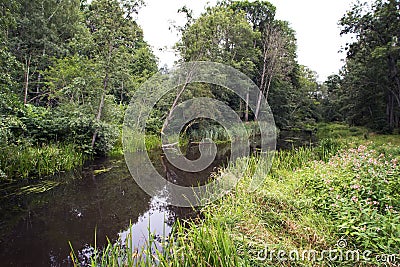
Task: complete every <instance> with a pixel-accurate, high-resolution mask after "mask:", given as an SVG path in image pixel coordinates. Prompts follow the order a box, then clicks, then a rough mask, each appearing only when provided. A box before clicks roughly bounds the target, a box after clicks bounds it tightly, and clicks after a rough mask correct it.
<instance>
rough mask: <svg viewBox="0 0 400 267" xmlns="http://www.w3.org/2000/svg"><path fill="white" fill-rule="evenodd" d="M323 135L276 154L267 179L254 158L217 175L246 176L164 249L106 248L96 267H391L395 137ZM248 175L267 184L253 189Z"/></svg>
mask: <svg viewBox="0 0 400 267" xmlns="http://www.w3.org/2000/svg"><path fill="white" fill-rule="evenodd" d="M320 129H321V130H320V132H319V135H320V136H321V137H325V138H324V139H323V140H321V142H320V145H319V146H316V147H309V148H298V149H295V150H291V151H281V152H278V153H277V155H276V157H275V161H274V164H273V166H272V169H271V171H270V172H269V173H267V172H265V173H254V171H255V169H256V168H255V166H257V165H259V164H265V162H263V161H262V160H260V159H257V158H253V159H252V160H251V161H250V164H249V165H245V164H244V161H243V160H239V161H237V162H236V163H235V164H231V165H230V166H229V167H228V168H227V169H225V170H221V172H230V173H233V174H235V175H240V176H241V177H242V179H241V180H240V182H239V183H238V185H237V187H236V188H235V190H233V191H231V192H230V193H229V194H227V195H226V196H224V197H223V198H222V199H220V200H219V201H217V202H214V203H212V204H210V205H208V206H206V207H203V208H202V210H201V213H202V216H203V217H204V219H202V220H195V221H190V222H186V223H185V226H184V227H183V226H182V224H181V223H179V222H178V223H177V224H176V225H175V228H174V234H173V235H172V236H171V237H170V239H169V242H168V243H164V250H163V252H159V253H154V250H153V251H152V250H151V249H149V248H147V250H145V254H144V255H138V254H137V253H134V251H131V250H130V249H129V244H126V245H127V246H126V247H123V246H118V245H112V244H109V246H108V247H107V249H106V252H105V253H102V256H101V257H97V258H96V257H94V258H93V261H94V266H121V261H122V262H125V263H126V266H154V265H155V264H158V265H159V266H396V265H394V264H395V263H397V264H398V263H399V262H400V259H399V250H398V249H399V247H400V224H399V221H400V215H399V212H400V181H399V177H400V167H399V162H400V137H399V136H381V135H376V134H373V133H368V132H367V131H365V130H363V129H361V128H355V129H351V128H348V127H347V128H346V127H345V126H343V125H321V127H320ZM253 175H258V176H262V177H263V178H264V183H263V184H262V186H261V187H260V188H258V189H257V190H256V191H255V192H249V191H248V186H249V184H250V181H251V177H252V176H253ZM154 242H158V241H155V240H152V239H151V238H150V241H149V246H150V247H151V246H152V245H153V243H154Z"/></svg>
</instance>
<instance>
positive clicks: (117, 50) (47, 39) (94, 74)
mask: <svg viewBox="0 0 400 267" xmlns="http://www.w3.org/2000/svg"><path fill="white" fill-rule="evenodd" d="M143 4H144V3H143V2H141V1H116V0H115V1H111V0H101V1H92V2H90V3H87V2H85V1H77V0H75V1H74V0H69V1H62V2H59V1H55V0H43V1H15V0H13V1H3V2H2V5H1V13H2V16H1V25H2V27H1V35H0V38H1V43H0V45H1V47H0V49H1V79H0V85H1V114H2V116H1V124H0V125H1V128H0V129H1V130H0V138H1V146H2V150H3V151H4V153H2V158H1V161H0V162H1V170H2V175H3V176H4V175H6V176H7V177H9V178H15V177H18V176H23V177H27V176H28V175H27V174H24V173H23V171H22V170H16V169H15V168H11V167H9V166H10V165H18V164H22V162H23V161H24V160H23V159H22V158H21V159H13V158H14V157H15V155H22V154H27V155H32V153H33V154H34V153H35V152H32V151H29V150H30V149H34V148H40V149H39V150H36V152H37V153H45V154H46V153H56V152H51V150H49V148H50V147H51V148H53V149H54V150H58V149H60V150H64V147H65V146H67V147H68V146H73V147H74V149H72V150H75V149H76V151H79V152H80V153H82V155H80V157H85V156H88V155H89V156H90V155H105V154H107V153H108V152H109V151H110V150H112V148H113V146H114V145H115V144H116V141H117V140H118V137H119V128H120V127H119V125H121V124H122V121H123V114H124V108H125V107H126V105H127V104H128V103H129V100H130V97H131V96H132V95H133V94H134V92H135V90H136V89H137V88H138V87H139V86H140V84H141V83H142V82H143V81H145V80H146V79H147V78H149V77H150V76H151V75H152V74H154V73H155V72H157V59H156V58H155V56H154V54H153V53H152V51H151V48H150V47H149V45H148V44H146V42H145V41H144V40H143V32H142V30H141V28H140V27H139V26H138V25H137V23H136V22H135V15H136V14H137V12H139V11H140V7H141V6H142V5H143ZM398 8H399V6H398V3H397V2H396V1H377V2H376V3H375V4H374V5H373V6H372V7H370V8H368V7H367V6H365V5H362V4H358V5H356V6H354V7H353V9H352V10H350V11H349V12H348V13H347V14H345V15H344V16H343V18H342V19H341V20H340V25H341V26H342V34H354V35H355V36H356V41H355V42H354V43H351V44H348V46H347V47H346V48H345V50H346V51H347V59H346V64H345V66H344V67H343V69H342V70H340V73H339V74H338V75H332V76H330V77H329V78H328V80H327V81H326V82H324V83H322V84H320V83H317V80H316V73H315V72H314V71H312V70H310V69H309V68H307V67H306V66H302V65H300V64H299V63H298V62H297V56H296V49H297V46H296V38H295V32H294V30H293V29H292V28H291V27H290V23H289V22H287V21H281V20H277V19H276V18H275V11H276V10H275V7H274V6H273V5H272V4H270V3H268V2H263V1H254V2H247V1H222V2H219V3H218V5H217V6H215V7H209V8H207V10H206V11H205V12H204V13H203V14H202V15H201V16H200V17H199V18H193V16H192V13H191V11H190V10H188V9H187V8H186V7H183V8H182V9H180V10H179V12H181V13H184V14H185V15H186V17H187V23H186V25H184V26H183V27H180V28H179V29H178V30H179V31H180V33H181V41H180V42H179V43H178V44H177V45H176V49H177V51H178V52H179V55H180V58H181V59H180V60H181V61H183V62H187V61H193V60H197V61H199V60H202V61H214V62H220V63H224V64H227V65H230V66H233V67H235V68H236V69H238V70H240V71H242V72H243V73H245V74H246V75H248V76H249V77H250V78H251V79H252V80H253V81H254V82H255V83H256V84H257V85H258V86H259V88H260V90H261V91H262V92H263V94H264V96H265V97H266V99H267V100H268V103H269V105H270V107H271V108H272V111H273V114H274V116H275V121H276V125H277V127H278V128H280V129H287V128H293V127H299V128H304V127H305V128H307V127H308V128H310V127H313V125H315V123H316V122H321V121H327V122H330V121H343V122H348V123H349V124H351V125H360V126H367V127H369V128H370V129H372V130H373V131H377V132H392V131H393V130H395V129H398V128H399V123H400V122H399V108H400V78H399V71H398V68H399V54H400V53H399V44H398V40H399V32H398V28H399V18H398ZM164 71H166V70H164ZM191 90H192V91H193V90H194V91H197V92H194V93H193V92H189V91H190V89H188V90H187V91H188V92H187V94H188V95H205V96H212V97H216V98H218V99H220V100H222V101H224V102H225V103H227V104H229V105H230V106H231V107H232V108H233V109H234V110H236V111H237V112H238V113H239V114H240V116H241V118H242V119H243V120H246V121H247V120H253V119H255V118H256V117H257V114H252V113H250V114H249V112H248V109H246V107H245V103H242V102H243V101H239V100H238V99H235V97H234V96H233V95H232V93H230V92H229V91H226V90H225V91H224V90H223V89H221V88H216V87H212V86H203V87H202V88H200V89H199V88H197V89H193V88H192V89H191ZM184 98H185V97H184V96H183V97H182V99H184ZM165 106H166V105H164V109H162V108H160V112H159V113H158V114H157V116H156V118H154V120H152V122H151V123H149V126H148V128H149V130H150V131H152V132H153V133H155V134H157V132H159V130H160V129H161V127H162V121H163V116H164V118H165V113H166V112H167V110H168V108H165ZM246 110H247V112H246ZM255 113H257V111H256V112H255ZM152 123H153V125H152ZM46 149H47V150H48V151H47V152H41V151H46ZM70 149H71V147H70ZM60 153H62V152H60ZM32 156H34V155H32ZM64 156H65V155H64ZM71 161H73V160H71ZM27 164H28V163H27ZM69 164H71V165H74V164H75V163H74V162H69V163H68V164H67V163H66V165H69ZM54 167H57V168H62V167H63V166H54ZM44 172H46V171H44Z"/></svg>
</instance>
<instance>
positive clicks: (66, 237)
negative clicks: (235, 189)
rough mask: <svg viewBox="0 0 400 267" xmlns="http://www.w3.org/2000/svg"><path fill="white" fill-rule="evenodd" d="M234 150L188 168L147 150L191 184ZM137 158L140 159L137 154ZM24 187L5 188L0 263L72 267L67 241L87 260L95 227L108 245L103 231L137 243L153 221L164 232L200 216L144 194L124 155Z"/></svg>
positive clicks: (193, 153)
mask: <svg viewBox="0 0 400 267" xmlns="http://www.w3.org/2000/svg"><path fill="white" fill-rule="evenodd" d="M186 156H187V158H189V159H196V158H197V157H198V156H199V151H198V147H197V146H192V147H189V148H187V151H186ZM229 156H230V152H229V149H228V148H227V147H226V146H219V147H218V153H217V157H216V159H215V160H214V162H213V164H212V165H210V166H209V167H208V168H207V169H206V170H204V171H202V172H200V173H186V172H182V171H179V170H177V169H175V168H174V167H173V166H171V165H170V164H169V163H168V162H167V161H166V160H165V158H164V156H163V154H162V153H161V150H160V151H158V150H155V151H152V152H150V158H151V160H152V162H153V164H154V166H155V167H156V169H157V170H158V171H159V173H160V174H161V175H163V176H164V177H170V176H173V177H175V178H176V179H177V180H181V181H185V183H186V182H189V184H193V185H196V184H197V183H198V182H200V183H204V181H205V180H207V179H208V177H209V175H210V173H211V172H213V171H216V169H217V168H218V167H219V166H222V165H224V164H225V163H226V162H227V158H228V157H229ZM137 160H138V161H140V160H141V157H140V155H139V154H138V157H137ZM138 164H140V162H138ZM96 170H108V171H105V172H100V173H99V172H98V171H97V172H96ZM96 173H97V175H96ZM54 181H55V182H56V183H55V182H54ZM31 185H32V183H31V184H27V185H26V186H31ZM23 186H24V185H21V184H18V185H13V184H11V185H3V186H2V188H0V190H1V191H0V192H1V198H0V199H1V203H0V266H71V265H72V262H71V259H70V258H69V253H70V247H69V243H68V242H71V244H72V246H73V248H74V250H75V252H76V253H77V254H78V255H79V257H80V258H81V260H84V259H85V257H88V256H89V255H90V251H92V250H93V244H94V236H95V231H96V236H97V246H98V247H102V246H104V245H105V244H106V237H108V238H109V239H110V240H112V241H116V240H117V239H118V237H122V238H123V237H125V236H126V235H127V233H129V232H130V231H132V234H133V244H134V245H135V246H137V247H140V246H142V245H143V244H144V243H145V241H146V238H147V237H148V235H149V232H148V228H149V225H150V230H151V232H152V233H153V234H156V235H159V236H166V235H168V234H169V233H170V231H171V226H172V224H173V223H174V221H175V220H176V219H177V218H187V217H193V216H196V212H195V211H193V210H192V209H190V208H177V207H173V206H168V205H165V204H162V203H158V202H156V201H155V200H154V199H152V198H151V197H150V196H148V195H147V194H146V193H145V192H143V191H142V190H141V189H140V188H139V187H138V186H137V184H136V182H135V181H134V179H133V178H132V177H131V175H130V173H129V171H128V168H127V167H126V164H125V160H124V158H123V157H119V158H112V159H102V160H97V161H94V162H90V163H88V164H86V165H85V166H84V167H82V169H81V170H75V171H72V172H68V173H63V174H60V175H57V176H54V177H48V178H44V179H42V180H39V181H37V182H35V188H36V190H39V191H40V190H41V188H42V189H43V188H44V189H43V190H41V191H44V192H41V193H40V192H37V191H36V192H33V190H30V189H31V188H33V187H25V188H24V189H23V190H22V189H21V187H23ZM37 188H39V189H37ZM49 188H52V189H49ZM45 189H46V190H45ZM47 189H49V190H47ZM130 223H131V225H132V228H131V229H130V227H129V226H130Z"/></svg>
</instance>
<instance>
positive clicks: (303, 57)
mask: <svg viewBox="0 0 400 267" xmlns="http://www.w3.org/2000/svg"><path fill="white" fill-rule="evenodd" d="M269 2H271V3H272V4H274V5H275V6H276V8H277V14H276V17H277V18H278V19H281V20H286V21H289V23H290V25H291V27H292V28H293V29H294V30H295V31H296V37H297V44H298V51H297V52H298V53H297V54H298V61H299V63H300V64H302V65H306V66H308V67H309V68H310V69H312V70H314V71H316V72H317V74H318V80H319V81H324V80H325V79H326V77H327V76H329V75H330V74H333V73H338V71H339V69H340V67H341V66H342V65H343V62H342V61H341V59H343V58H344V57H345V55H344V54H343V53H338V51H339V50H340V48H341V47H342V46H343V45H344V44H345V43H346V42H347V41H349V37H340V35H339V33H340V29H339V26H338V25H337V23H338V21H339V19H340V18H341V17H342V16H343V14H345V12H346V11H347V10H349V9H350V7H351V3H352V1H351V0H270V1H269ZM146 3H147V5H146V7H143V8H142V9H141V10H140V12H139V17H138V22H139V24H140V26H141V27H142V28H143V31H144V38H145V40H146V41H147V42H148V43H149V44H150V45H151V46H152V48H153V51H154V53H155V54H156V56H157V57H158V58H159V61H160V62H159V63H160V66H163V65H164V64H166V65H168V67H172V66H173V65H174V61H175V60H176V59H177V58H176V57H175V53H174V52H173V50H172V46H173V45H174V44H175V43H176V42H177V41H178V39H179V37H178V36H177V33H176V32H174V31H172V32H171V30H170V27H171V24H177V25H183V24H184V22H185V19H184V16H183V15H182V14H178V13H177V10H178V9H179V8H180V7H182V6H183V5H186V6H187V7H189V8H190V9H192V10H193V12H194V15H195V17H198V16H199V15H200V14H201V13H202V12H203V11H204V7H205V6H207V5H213V4H215V3H216V0H209V1H207V0H192V1H190V0H146ZM160 49H161V50H160Z"/></svg>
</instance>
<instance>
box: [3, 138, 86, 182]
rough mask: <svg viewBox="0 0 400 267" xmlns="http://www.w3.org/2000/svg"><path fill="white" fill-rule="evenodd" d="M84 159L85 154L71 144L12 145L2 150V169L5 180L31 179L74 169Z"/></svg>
mask: <svg viewBox="0 0 400 267" xmlns="http://www.w3.org/2000/svg"><path fill="white" fill-rule="evenodd" d="M84 159H85V156H84V155H83V153H82V152H79V151H78V150H77V149H76V147H75V146H74V145H71V144H67V145H64V144H60V143H58V144H47V145H43V146H40V147H35V146H30V145H27V146H24V145H19V146H16V145H11V146H7V147H4V148H3V149H2V153H1V154H0V169H1V170H2V171H3V172H4V177H3V179H8V180H17V179H30V178H35V177H41V176H46V175H52V174H55V173H58V172H60V171H66V170H70V169H73V168H74V167H77V166H80V165H82V164H83V161H84Z"/></svg>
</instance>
